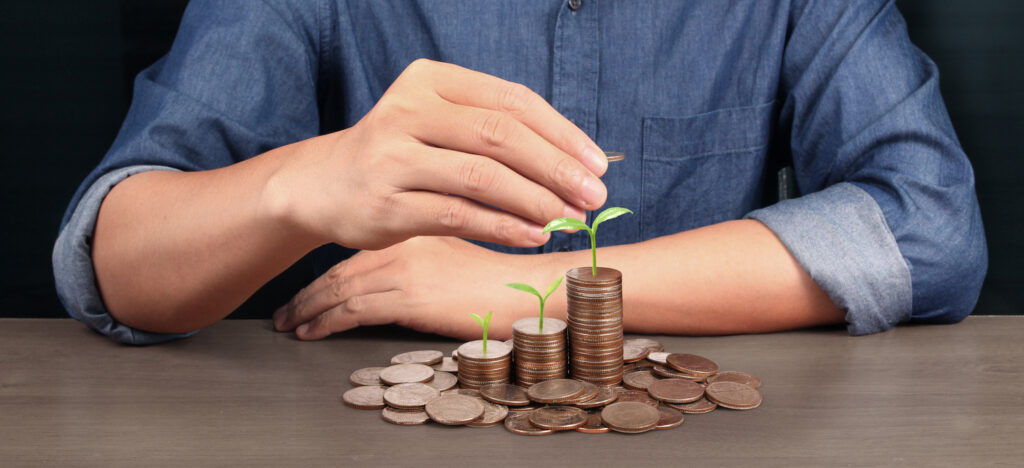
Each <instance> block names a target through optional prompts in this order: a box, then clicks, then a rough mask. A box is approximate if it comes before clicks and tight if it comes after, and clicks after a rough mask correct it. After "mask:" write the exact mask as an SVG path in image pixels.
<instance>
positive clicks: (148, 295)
mask: <svg viewBox="0 0 1024 468" xmlns="http://www.w3.org/2000/svg"><path fill="white" fill-rule="evenodd" d="M301 145H302V143H298V144H295V145H289V146H285V147H282V148H278V149H276V150H273V151H270V152H268V153H265V154H263V155H260V156H258V157H255V158H252V159H249V160H247V161H244V162H241V163H238V164H235V165H232V166H228V167H224V168H221V169H216V170H210V171H200V172H180V173H179V172H163V171H153V172H146V173H142V174H138V175H135V176H132V177H130V178H128V179H126V180H124V181H123V182H121V183H120V184H118V185H117V186H115V187H114V188H113V189H112V190H111V191H110V193H109V194H108V195H107V197H106V199H104V202H103V204H102V206H101V208H100V211H99V216H98V219H97V222H96V230H95V236H94V240H93V263H94V268H95V271H96V278H97V283H98V285H99V289H100V292H101V294H102V296H103V300H104V303H105V305H106V306H107V310H108V311H109V312H110V313H111V315H113V316H114V317H115V318H116V319H117V320H118V321H120V322H122V323H124V324H126V325H129V326H132V327H136V328H140V329H143V330H149V331H155V332H184V331H191V330H196V329H199V328H202V327H205V326H208V325H210V324H212V323H214V322H216V321H218V320H220V319H221V318H223V317H224V316H226V315H227V314H229V313H230V312H231V311H232V310H234V309H235V308H237V307H238V306H239V305H241V304H242V302H244V301H245V300H246V299H247V298H248V297H249V296H250V295H252V293H253V292H255V291H256V290H257V289H258V288H259V287H260V286H262V285H263V284H265V283H266V282H267V281H269V280H270V279H271V278H273V277H274V276H275V275H277V274H279V273H280V272H282V271H284V270H285V269H286V268H287V267H288V266H289V265H291V264H292V263H294V262H295V261H296V260H298V259H299V258H301V257H302V256H303V255H304V254H305V253H307V252H309V251H310V250H311V249H313V248H314V247H316V246H317V245H318V243H319V242H317V241H316V240H314V239H312V238H311V237H310V236H308V235H304V234H302V233H300V232H298V231H297V230H295V229H293V228H290V227H289V224H288V223H286V222H285V220H284V219H283V217H282V216H281V214H280V213H279V212H275V211H274V210H273V209H271V208H269V206H270V205H272V204H270V203H268V195H267V191H266V187H267V186H268V184H267V182H268V181H269V180H271V178H272V176H273V174H274V172H275V171H276V170H277V169H278V168H279V167H280V165H281V163H282V161H283V160H284V159H285V158H288V157H290V156H293V153H294V152H296V151H300V150H301Z"/></svg>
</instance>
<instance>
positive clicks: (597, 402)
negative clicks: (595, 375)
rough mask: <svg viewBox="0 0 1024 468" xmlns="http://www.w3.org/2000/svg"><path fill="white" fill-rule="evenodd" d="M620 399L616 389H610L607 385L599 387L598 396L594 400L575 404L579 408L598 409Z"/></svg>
mask: <svg viewBox="0 0 1024 468" xmlns="http://www.w3.org/2000/svg"><path fill="white" fill-rule="evenodd" d="M618 399H619V392H618V391H616V390H615V387H609V386H607V385H598V390H597V395H594V398H591V399H589V400H586V401H583V402H577V403H573V405H574V406H576V407H578V408H597V407H599V406H604V405H607V404H609V403H611V402H613V401H615V400H618Z"/></svg>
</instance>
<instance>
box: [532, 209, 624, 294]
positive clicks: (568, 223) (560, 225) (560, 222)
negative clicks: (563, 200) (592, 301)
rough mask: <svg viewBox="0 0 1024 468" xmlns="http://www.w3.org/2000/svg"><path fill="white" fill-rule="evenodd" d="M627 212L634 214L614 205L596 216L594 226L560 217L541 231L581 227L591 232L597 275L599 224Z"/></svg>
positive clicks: (592, 269) (582, 229) (574, 219)
mask: <svg viewBox="0 0 1024 468" xmlns="http://www.w3.org/2000/svg"><path fill="white" fill-rule="evenodd" d="M626 213H629V214H633V212H632V211H629V210H628V209H626V208H620V207H617V206H613V207H611V208H608V209H607V210H604V211H602V212H601V214H599V215H597V217H595V218H594V225H593V227H591V226H587V223H584V222H583V221H580V220H578V219H576V218H558V219H556V220H554V221H551V222H550V223H548V225H547V226H544V230H543V231H541V232H544V233H548V232H551V231H564V230H566V229H579V230H581V231H587V232H589V233H590V257H591V259H592V261H593V266H592V267H591V274H593V275H594V276H595V277H596V276H597V225H598V224H601V223H603V222H605V221H608V220H609V219H612V218H618V217H619V216H622V215H624V214H626Z"/></svg>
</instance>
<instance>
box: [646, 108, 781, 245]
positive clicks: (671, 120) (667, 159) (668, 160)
mask: <svg viewBox="0 0 1024 468" xmlns="http://www.w3.org/2000/svg"><path fill="white" fill-rule="evenodd" d="M774 108H775V106H774V101H773V102H769V103H767V104H761V105H757V106H751V107H735V108H729V109H720V110H716V111H712V112H706V113H703V114H698V115H692V116H686V117H645V118H644V119H643V155H642V161H641V164H642V168H641V173H642V177H643V180H642V182H641V219H642V222H641V233H640V234H641V237H642V238H643V239H650V238H653V237H658V236H663V235H667V234H673V233H676V232H681V231H685V230H688V229H694V228H697V227H701V226H706V225H709V224H714V223H718V222H722V221H726V220H730V219H738V218H740V217H742V216H743V215H744V214H746V213H748V212H750V211H751V210H753V209H756V208H758V207H760V205H761V198H762V190H763V182H764V170H765V159H766V155H767V151H768V147H769V139H770V135H771V129H772V121H773V115H774Z"/></svg>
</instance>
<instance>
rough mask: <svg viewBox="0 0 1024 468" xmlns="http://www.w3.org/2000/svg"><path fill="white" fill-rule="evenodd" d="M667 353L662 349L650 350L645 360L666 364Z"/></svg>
mask: <svg viewBox="0 0 1024 468" xmlns="http://www.w3.org/2000/svg"><path fill="white" fill-rule="evenodd" d="M668 355H669V353H666V352H664V351H657V352H651V353H650V354H648V355H647V360H648V361H651V362H653V363H655V364H661V365H663V366H665V365H668V363H667V362H665V359H667V358H668Z"/></svg>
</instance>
